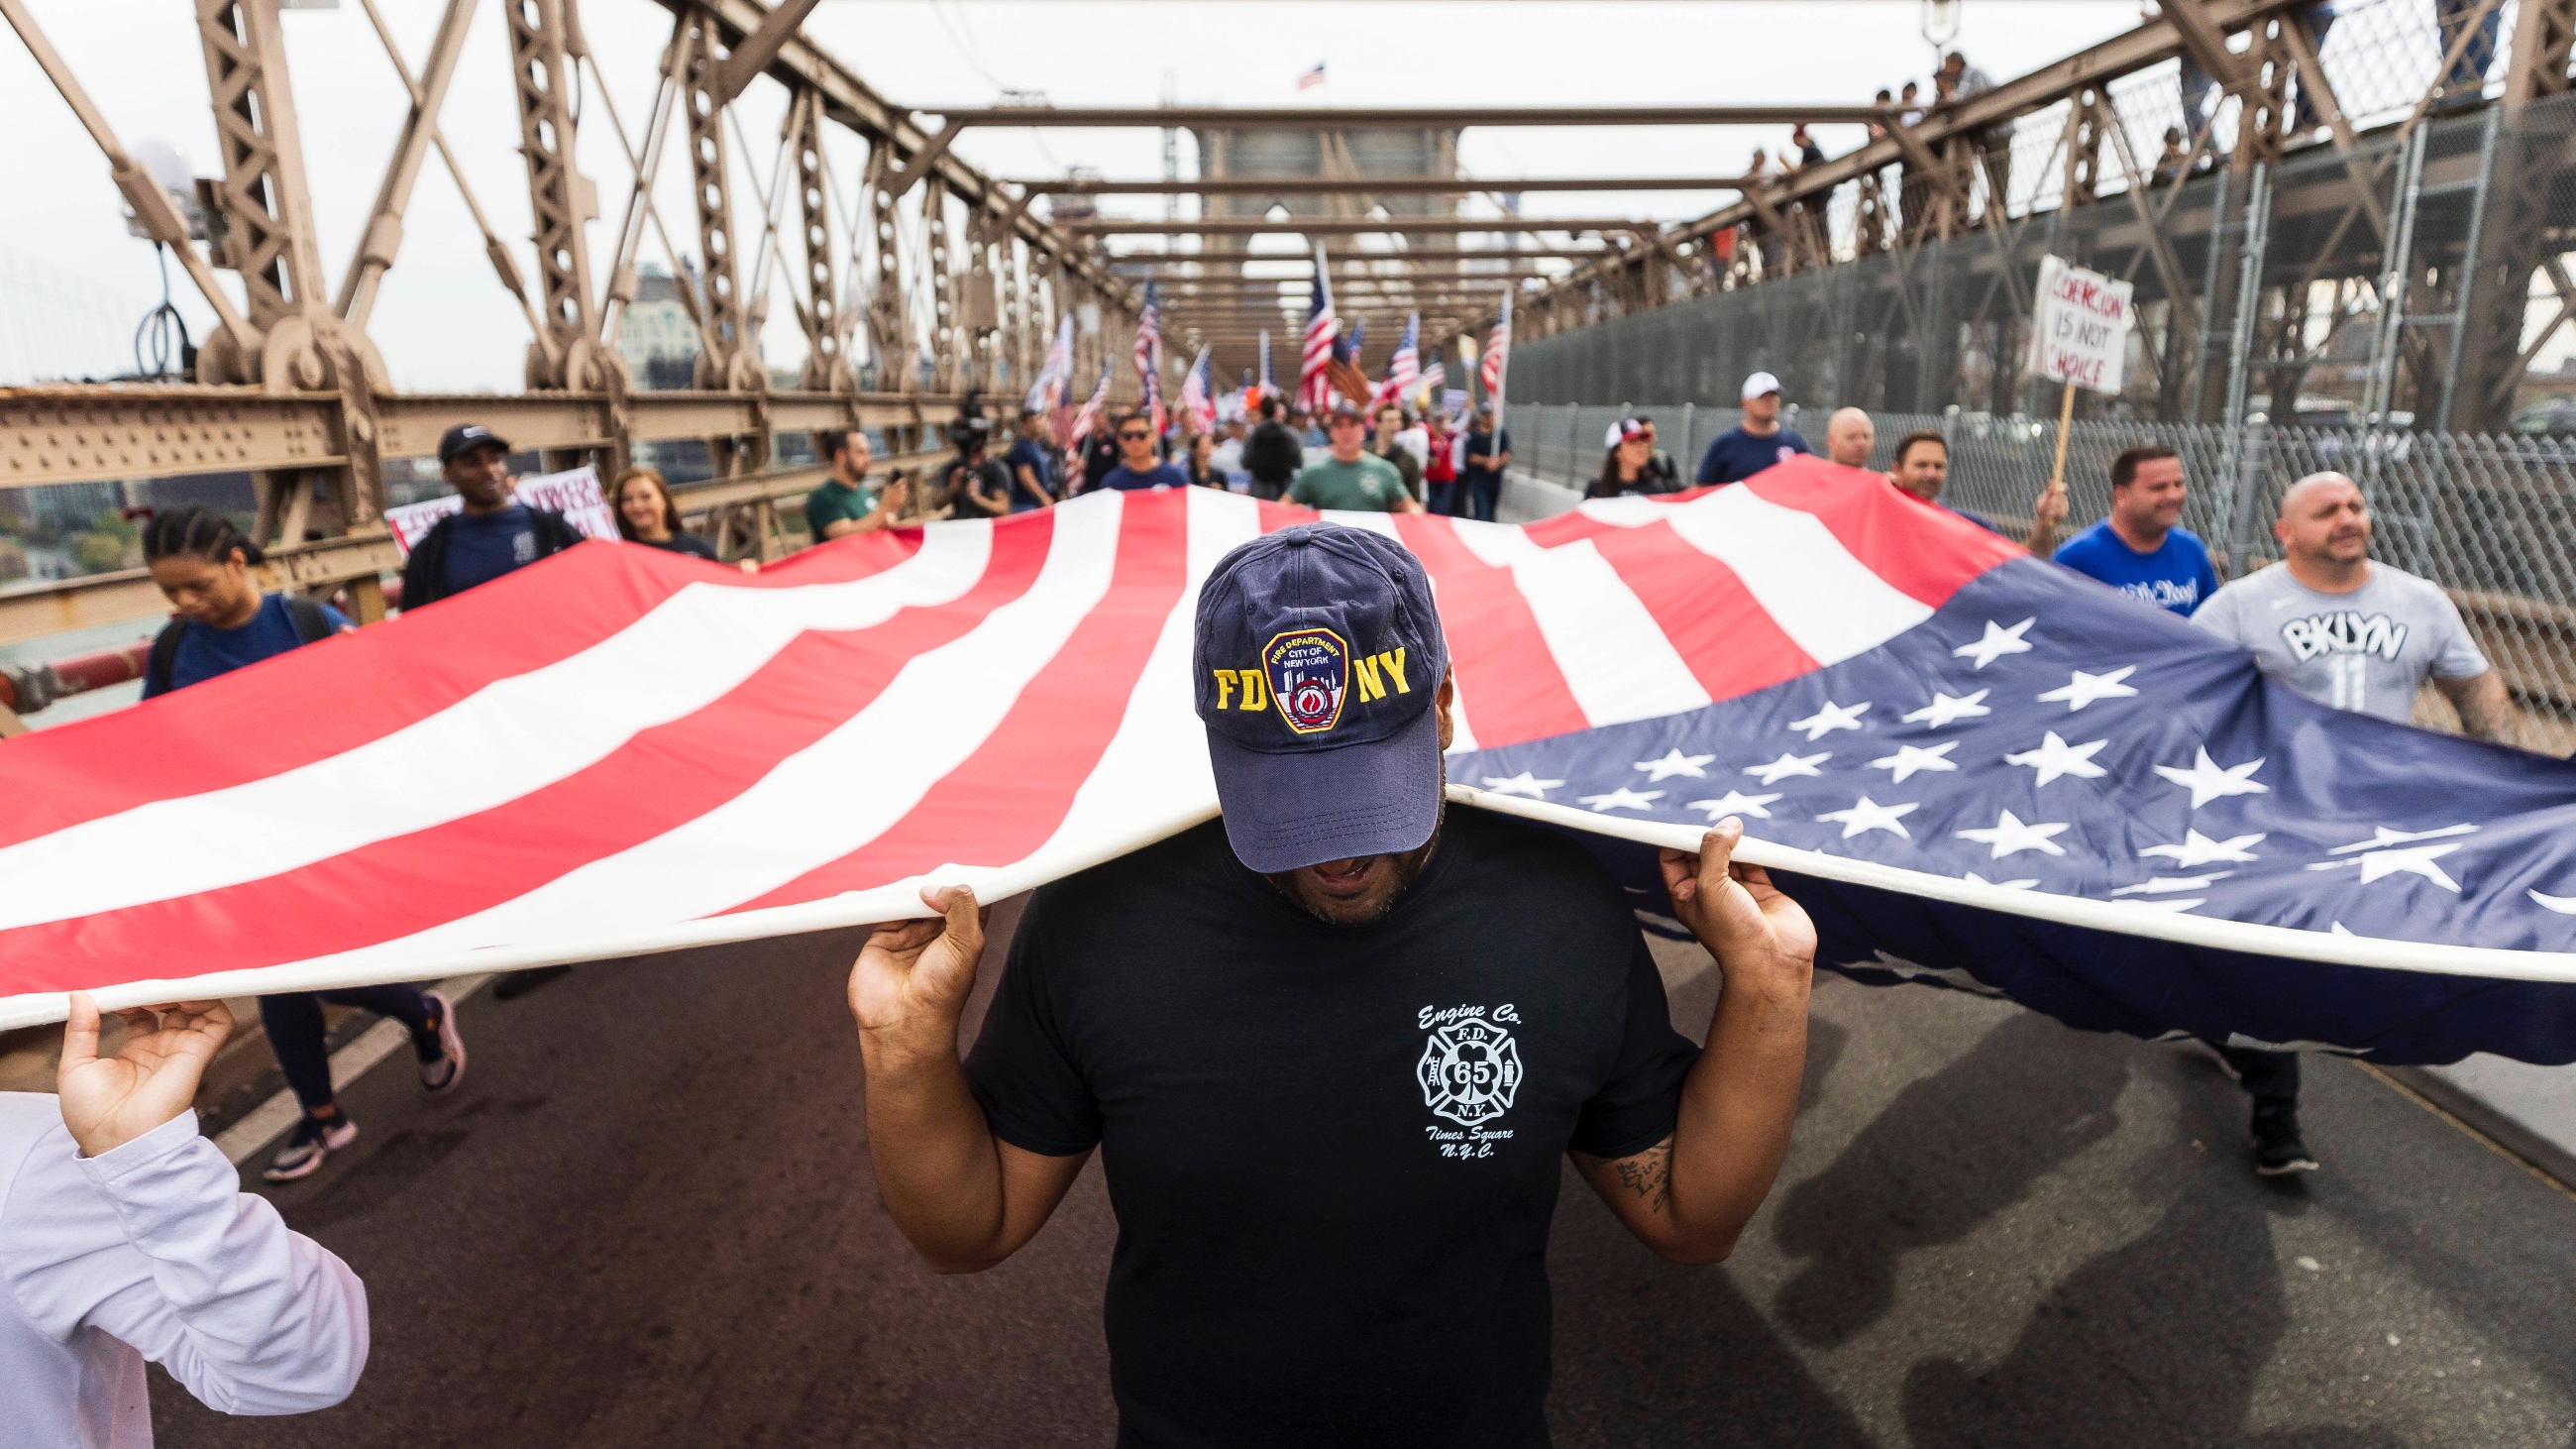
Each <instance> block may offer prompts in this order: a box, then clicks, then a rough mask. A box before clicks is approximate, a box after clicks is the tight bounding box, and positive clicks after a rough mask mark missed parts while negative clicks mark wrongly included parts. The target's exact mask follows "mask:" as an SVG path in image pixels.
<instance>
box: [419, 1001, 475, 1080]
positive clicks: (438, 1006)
mask: <svg viewBox="0 0 2576 1449" xmlns="http://www.w3.org/2000/svg"><path fill="white" fill-rule="evenodd" d="M421 997H422V999H424V1000H426V1001H427V1002H428V1003H429V1024H430V1034H429V1036H428V1037H427V1038H426V1039H423V1038H421V1037H417V1036H415V1037H413V1038H412V1039H411V1049H412V1053H413V1055H415V1056H417V1057H418V1058H420V1084H421V1085H422V1086H423V1087H426V1088H428V1089H429V1091H430V1093H431V1094H432V1095H437V1094H439V1093H442V1092H452V1091H455V1090H456V1084H457V1083H458V1082H461V1081H463V1080H465V1038H464V1037H463V1036H461V1035H459V1034H458V1033H457V1030H456V1005H455V1003H454V1002H451V1001H449V1000H448V999H447V994H446V993H445V992H441V991H424V992H422V993H421Z"/></svg>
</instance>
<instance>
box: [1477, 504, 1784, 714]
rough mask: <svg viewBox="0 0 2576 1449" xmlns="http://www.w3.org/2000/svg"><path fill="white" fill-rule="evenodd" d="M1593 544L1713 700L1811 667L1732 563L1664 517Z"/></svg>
mask: <svg viewBox="0 0 2576 1449" xmlns="http://www.w3.org/2000/svg"><path fill="white" fill-rule="evenodd" d="M1592 546H1593V548H1595V549H1596V550H1598V551H1599V552H1600V554H1601V557H1602V558H1603V559H1605V560H1607V561H1608V562H1609V565H1610V567H1611V568H1612V569H1614V570H1616V571H1617V572H1618V575H1619V579H1620V582H1622V583H1625V584H1626V585H1627V586H1628V591H1629V592H1630V593H1633V594H1635V595H1636V596H1637V602H1639V603H1641V604H1643V605H1645V606H1646V612H1647V613H1648V614H1651V615H1653V616H1654V620H1655V627H1657V628H1658V629H1661V630H1662V631H1663V634H1664V637H1665V638H1666V639H1668V640H1670V641H1671V642H1672V646H1673V649H1674V650H1675V651H1676V652H1677V653H1679V654H1680V655H1681V657H1682V662H1683V663H1684V664H1687V665H1689V666H1690V671H1691V674H1692V676H1693V677H1694V678H1696V679H1698V680H1699V687H1700V688H1702V689H1705V690H1707V691H1708V697H1709V699H1710V700H1711V701H1717V700H1726V699H1733V698H1735V697H1737V696H1738V695H1745V694H1751V693H1752V692H1753V691H1755V690H1757V689H1767V688H1769V687H1770V686H1772V685H1774V684H1778V683H1779V682H1780V681H1782V680H1784V679H1795V678H1796V677H1798V676H1799V675H1801V674H1804V673H1806V672H1807V671H1809V670H1811V669H1814V668H1815V667H1816V660H1815V657H1814V656H1813V655H1810V654H1809V653H1807V651H1806V650H1804V649H1801V648H1799V647H1798V643H1797V641H1796V640H1794V639H1791V638H1790V637H1789V636H1788V634H1786V633H1785V632H1783V631H1782V630H1781V628H1780V625H1779V623H1778V622H1777V621H1775V620H1774V619H1773V618H1772V617H1771V614H1770V612H1769V611H1768V610H1766V609H1764V608H1763V607H1762V605H1761V603H1760V601H1758V600H1756V599H1755V598H1754V597H1753V592H1752V591H1751V590H1750V589H1747V588H1746V587H1744V580H1743V579H1742V578H1741V577H1740V576H1738V575H1737V573H1736V572H1735V570H1733V569H1731V568H1728V567H1727V566H1726V565H1725V564H1723V563H1721V562H1719V561H1718V560H1716V559H1713V558H1711V557H1709V556H1708V555H1707V554H1704V553H1702V552H1700V551H1699V550H1698V549H1696V548H1693V547H1692V546H1691V545H1690V544H1689V543H1688V542H1686V541H1685V540H1684V539H1683V538H1682V537H1681V535H1679V534H1677V533H1675V532H1673V531H1672V529H1670V528H1668V527H1666V526H1665V525H1663V524H1660V523H1658V524H1655V525H1654V526H1652V527H1649V528H1604V529H1602V530H1601V531H1600V532H1599V533H1596V534H1594V535H1593V536H1592ZM1481 729H1482V726H1479V730H1480V731H1481ZM1478 743H1479V744H1481V743H1483V736H1482V734H1481V733H1480V734H1479V735H1478Z"/></svg>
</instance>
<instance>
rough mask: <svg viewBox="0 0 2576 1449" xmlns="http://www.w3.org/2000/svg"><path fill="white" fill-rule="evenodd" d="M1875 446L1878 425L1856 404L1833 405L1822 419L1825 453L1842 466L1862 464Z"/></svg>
mask: <svg viewBox="0 0 2576 1449" xmlns="http://www.w3.org/2000/svg"><path fill="white" fill-rule="evenodd" d="M1877 449H1878V425H1877V424H1875V423H1872V422H1871V421H1870V420H1869V414H1867V413H1865V412H1862V411H1861V410H1860V409H1858V408H1837V409H1835V411H1834V415H1833V416H1832V417H1830V418H1827V419H1825V456H1826V457H1828V458H1830V459H1832V460H1833V461H1835V462H1837V463H1840V464H1841V465H1843V466H1844V467H1846V468H1866V467H1868V466H1869V455H1870V454H1871V453H1873V452H1875V451H1877Z"/></svg>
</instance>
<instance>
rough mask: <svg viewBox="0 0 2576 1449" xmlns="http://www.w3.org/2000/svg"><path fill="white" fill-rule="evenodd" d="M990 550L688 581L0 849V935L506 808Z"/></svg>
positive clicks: (256, 874) (944, 532)
mask: <svg viewBox="0 0 2576 1449" xmlns="http://www.w3.org/2000/svg"><path fill="white" fill-rule="evenodd" d="M992 544H993V535H992V525H991V523H990V522H989V521H988V520H977V521H975V522H974V523H972V524H966V525H960V526H957V527H953V528H952V527H948V526H945V525H943V526H942V527H939V528H934V529H929V530H926V531H925V533H924V535H923V538H922V546H921V548H920V549H919V550H918V551H917V552H915V553H914V554H913V556H912V557H910V558H908V559H906V560H904V561H903V562H901V563H899V564H896V565H895V566H894V567H892V568H889V569H887V570H885V571H883V572H882V573H877V574H872V575H870V576H868V577H867V578H864V579H857V580H853V581H851V582H848V583H839V584H813V585H808V586H805V587H802V588H779V589H758V588H745V587H742V586H740V585H734V584H708V583H699V584H690V585H689V586H687V587H686V588H683V589H681V590H680V591H679V592H678V593H676V594H673V595H672V596H671V597H670V598H668V599H665V600H664V601H663V602H662V603H660V604H658V605H656V606H655V607H654V608H653V609H652V611H651V612H649V613H647V614H645V615H644V616H643V617H642V618H640V619H638V620H636V621H635V622H634V623H632V624H629V625H628V626H626V627H625V628H623V629H621V630H619V631H618V632H616V633H615V634H612V635H610V636H609V637H607V638H606V639H603V640H601V641H600V642H598V643H597V644H594V645H592V646H591V647H589V648H588V649H585V650H583V651H581V652H580V653H578V654H574V655H572V656H570V657H569V658H566V659H562V660H558V661H557V662H555V663H553V664H549V665H546V666H545V667H543V668H541V669H534V670H530V671H529V672H528V673H525V674H521V675H515V676H513V677H511V678H507V679H501V680H495V681H494V682H492V683H491V684H488V685H486V686H484V687H483V688H481V689H479V690H476V691H475V692H474V693H472V694H470V695H468V696H466V697H465V698H464V699H461V700H459V701H457V702H456V703H455V704H453V705H450V706H448V707H447V708H446V709H443V710H440V711H439V712H438V713H436V714H433V715H430V716H429V717H427V718H425V719H422V720H419V721H417V722H415V723H413V724H410V725H407V726H405V727H404V728H402V729H400V730H397V731H395V732H394V733H392V734H389V735H386V736H383V737H382V738H379V739H374V740H369V741H368V742H366V743H365V744H363V745H360V746H358V747H356V748H354V749H351V750H347V751H344V752H342V753H341V754H338V755H334V756H331V757H330V758H328V759H323V760H317V761H315V762H313V763H312V764H309V765H304V766H301V767H299V768H297V769H293V770H289V771H286V772H285V773H283V774H278V775H272V776H269V777H267V778H265V779H260V780H252V781H249V782H246V783H244V784H241V785H236V786H233V787H231V788H229V789H223V790H214V791H209V792H207V793H205V794H202V795H192V796H183V797H180V798H176V799H167V800H156V801H153V802H151V803H149V804H145V805H139V806H136V807H135V808H133V809H131V810H126V811H122V812H119V813H118V814H115V815H109V816H103V817H101V818H99V819H96V820H87V821H83V822H81V823H80V824H78V825H73V826H70V827H67V828H65V829H62V830H58V831H55V832H53V833H52V834H50V835H42V836H38V837H37V838H35V839H33V840H27V841H21V842H20V843H18V844H17V845H14V846H10V847H8V848H6V849H0V930H7V929H14V928H16V927H20V926H29V925H36V924H40V923H42V922H46V921H60V920H69V919H72V918H75V917H79V916H87V915H94V914H96V913H98V912H101V911H112V910H119V909H123V908H126V907H129V906H136V905H142V904H145V903H147V902H151V901H159V900H170V899H174V898H177V897H181V896H187V895H193V894H196V893H198V892H201V891H210V890H218V889H221V888H223V887H225V886H232V885H240V884H242V883H245V882H248V881H255V880H264V879H267V878H268V877H270V876H274V875H279V874H283V873H284V872H287V871H290V870H295V869H298V868H300V867H303V866H307V865H311V864H313V863H314V862H316V861H322V860H328V859H330V858H331V857H333V856H335V855H342V854H346V853H347V852H349V851H352V850H356V849H359V848H360V847H362V846H366V845H370V844H373V843H375V842H377V841H380V840H390V839H393V838H395V837H398V836H403V835H409V834H412V833H413V832H415V831H420V830H426V829H429V828H431V827H433V826H437V825H443V824H446V823H448V822H450V821H454V820H460V819H463V818H465V817H466V816H469V815H473V814H476V813H478V812H480V811H484V810H489V809H492V808H493V807H495V806H499V805H503V804H507V803H508V802H510V801H512V800H515V799H517V798H519V797H520V796H522V795H526V794H528V793H530V792H532V791H535V790H539V789H542V788H544V787H545V786H548V785H551V784H553V783H555V782H556V781H558V780H562V779H564V778H567V777H569V776H571V775H574V774H576V773H578V772H580V771H582V770H584V769H587V768H589V767H590V766H592V765H594V764H597V763H598V762H599V761H600V760H601V759H603V758H605V757H606V756H607V755H608V754H609V753H610V752H611V751H614V750H615V749H617V748H618V747H619V746H620V745H622V744H624V743H625V742H626V741H627V740H629V739H631V738H633V737H634V736H635V734H636V733H637V732H639V731H642V730H646V729H650V728H652V727H653V726H655V725H660V724H666V723H668V722H670V721H672V720H675V719H681V718H684V717H686V716H688V715H690V714H693V713H695V712H696V711H698V710H700V709H702V708H704V707H705V706H706V705H708V704H709V703H711V702H713V701H714V700H716V699H718V698H721V697H722V696H723V695H724V694H725V693H726V692H727V691H729V690H731V689H733V688H734V687H735V686H736V685H738V684H740V683H741V682H742V681H743V680H744V679H746V678H748V677H749V676H750V675H751V674H753V673H754V672H755V671H757V670H758V669H759V668H760V667H761V666H762V665H763V664H765V663H767V662H768V661H769V659H770V658H771V657H772V656H773V655H775V654H776V653H777V652H778V651H779V650H780V649H782V648H785V647H786V646H787V644H788V643H789V642H790V641H792V640H794V639H795V638H796V636H797V635H799V634H801V633H804V632H806V631H808V630H846V629H863V628H868V627H870V626H872V625H875V624H879V623H882V622H884V621H885V620H886V619H888V618H890V617H892V616H893V615H894V614H895V612H896V611H897V610H900V609H903V608H907V607H911V608H918V607H925V606H930V605H937V604H944V603H948V602H950V601H952V600H955V599H957V598H958V597H960V596H962V595H963V594H965V593H966V592H967V591H968V590H969V589H972V588H973V587H974V586H975V584H976V582H977V580H979V579H981V578H982V577H983V575H984V569H985V565H986V564H987V563H988V562H989V561H990V559H991V557H992Z"/></svg>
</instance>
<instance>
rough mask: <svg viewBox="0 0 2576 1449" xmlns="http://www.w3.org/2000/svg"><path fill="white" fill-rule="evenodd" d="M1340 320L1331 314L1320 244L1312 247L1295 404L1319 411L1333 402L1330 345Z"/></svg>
mask: <svg viewBox="0 0 2576 1449" xmlns="http://www.w3.org/2000/svg"><path fill="white" fill-rule="evenodd" d="M1340 331H1341V320H1340V319H1339V318H1338V317H1336V316H1335V315H1334V314H1333V279H1332V277H1331V275H1330V274H1329V273H1328V272H1327V270H1326V268H1325V266H1324V246H1323V243H1321V242H1317V243H1316V244H1315V298H1314V301H1313V302H1311V303H1309V304H1308V306H1307V308H1306V351H1305V356H1304V359H1303V360H1302V361H1301V362H1300V363H1299V364H1298V368H1297V401H1298V403H1299V405H1300V406H1302V407H1304V408H1305V409H1306V410H1307V411H1309V412H1319V411H1321V410H1322V409H1323V408H1324V406H1325V405H1326V404H1327V403H1328V402H1330V401H1331V400H1332V395H1333V383H1332V376H1331V373H1332V366H1333V343H1334V339H1335V338H1336V337H1337V336H1339V334H1340Z"/></svg>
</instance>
